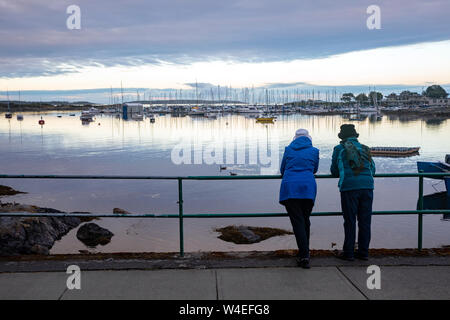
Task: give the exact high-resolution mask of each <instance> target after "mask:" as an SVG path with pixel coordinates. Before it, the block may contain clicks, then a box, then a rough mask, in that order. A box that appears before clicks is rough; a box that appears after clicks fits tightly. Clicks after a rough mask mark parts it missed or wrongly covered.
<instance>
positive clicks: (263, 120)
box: [256, 89, 275, 123]
mask: <svg viewBox="0 0 450 320" xmlns="http://www.w3.org/2000/svg"><path fill="white" fill-rule="evenodd" d="M266 107H267V111H266V115H267V116H266V117H257V118H256V122H259V123H273V120H275V117H270V116H269V98H268V93H267V89H266Z"/></svg>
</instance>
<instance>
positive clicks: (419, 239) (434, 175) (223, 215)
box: [0, 172, 450, 256]
mask: <svg viewBox="0 0 450 320" xmlns="http://www.w3.org/2000/svg"><path fill="white" fill-rule="evenodd" d="M447 176H450V172H449V173H381V174H376V175H375V176H374V177H375V178H414V177H418V178H419V191H418V193H419V202H418V210H403V211H374V212H373V215H395V214H407V215H409V214H416V215H417V216H418V231H417V248H418V250H422V239H423V215H424V214H443V213H450V210H424V209H423V179H424V178H443V177H447ZM280 178H281V176H280V175H265V176H262V175H260V176H257V175H253V176H252V175H250V176H183V177H170V176H114V175H113V176H93V175H2V174H0V179H77V180H83V179H88V180H92V179H98V180H177V181H178V214H108V213H94V214H90V213H89V214H85V213H84V214H83V213H30V212H7V213H1V214H0V217H1V216H3V217H80V218H81V217H96V218H97V217H98V218H177V219H178V220H179V236H180V255H181V256H183V255H184V226H183V219H184V218H248V217H284V216H287V214H286V213H281V212H275V213H215V214H185V213H184V212H183V201H184V200H183V180H268V179H280ZM316 178H317V179H330V178H335V177H333V176H331V175H325V174H318V175H316ZM339 215H342V212H313V213H312V216H339Z"/></svg>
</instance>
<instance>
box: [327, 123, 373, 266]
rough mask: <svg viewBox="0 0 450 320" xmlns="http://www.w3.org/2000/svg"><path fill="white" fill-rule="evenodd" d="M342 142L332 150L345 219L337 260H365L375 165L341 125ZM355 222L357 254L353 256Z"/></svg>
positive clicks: (333, 171)
mask: <svg viewBox="0 0 450 320" xmlns="http://www.w3.org/2000/svg"><path fill="white" fill-rule="evenodd" d="M338 137H339V138H340V139H341V142H340V143H339V145H337V146H335V147H334V150H333V156H332V160H331V168H330V171H331V175H332V176H334V177H339V190H340V192H341V206H342V214H343V216H344V233H345V240H344V247H343V252H342V253H341V254H340V255H339V258H341V259H344V260H348V261H353V260H354V258H355V257H356V258H358V259H361V260H367V259H368V256H369V243H370V236H371V235H370V229H371V218H372V203H373V189H374V182H373V175H374V174H375V163H374V161H373V159H372V156H371V154H370V148H369V147H367V146H365V145H363V144H361V143H359V141H358V137H359V134H358V133H357V132H356V130H355V126H354V125H353V124H343V125H342V126H341V131H340V132H339V134H338ZM356 220H358V250H357V252H356V253H355V252H354V251H355V238H356Z"/></svg>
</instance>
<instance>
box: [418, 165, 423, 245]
mask: <svg viewBox="0 0 450 320" xmlns="http://www.w3.org/2000/svg"><path fill="white" fill-rule="evenodd" d="M420 173H423V171H422V170H421V171H420ZM420 210H423V176H420V177H419V211H420ZM418 223H419V228H418V235H417V249H419V250H422V238H423V214H422V213H421V212H419V221H418Z"/></svg>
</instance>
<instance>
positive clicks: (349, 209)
mask: <svg viewBox="0 0 450 320" xmlns="http://www.w3.org/2000/svg"><path fill="white" fill-rule="evenodd" d="M372 202H373V190H369V189H363V190H352V191H344V192H341V205H342V213H343V215H344V231H345V240H344V254H345V255H346V256H347V257H353V255H354V251H355V238H356V220H358V254H359V255H361V256H364V257H367V256H368V255H369V243H370V224H371V219H372Z"/></svg>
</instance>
